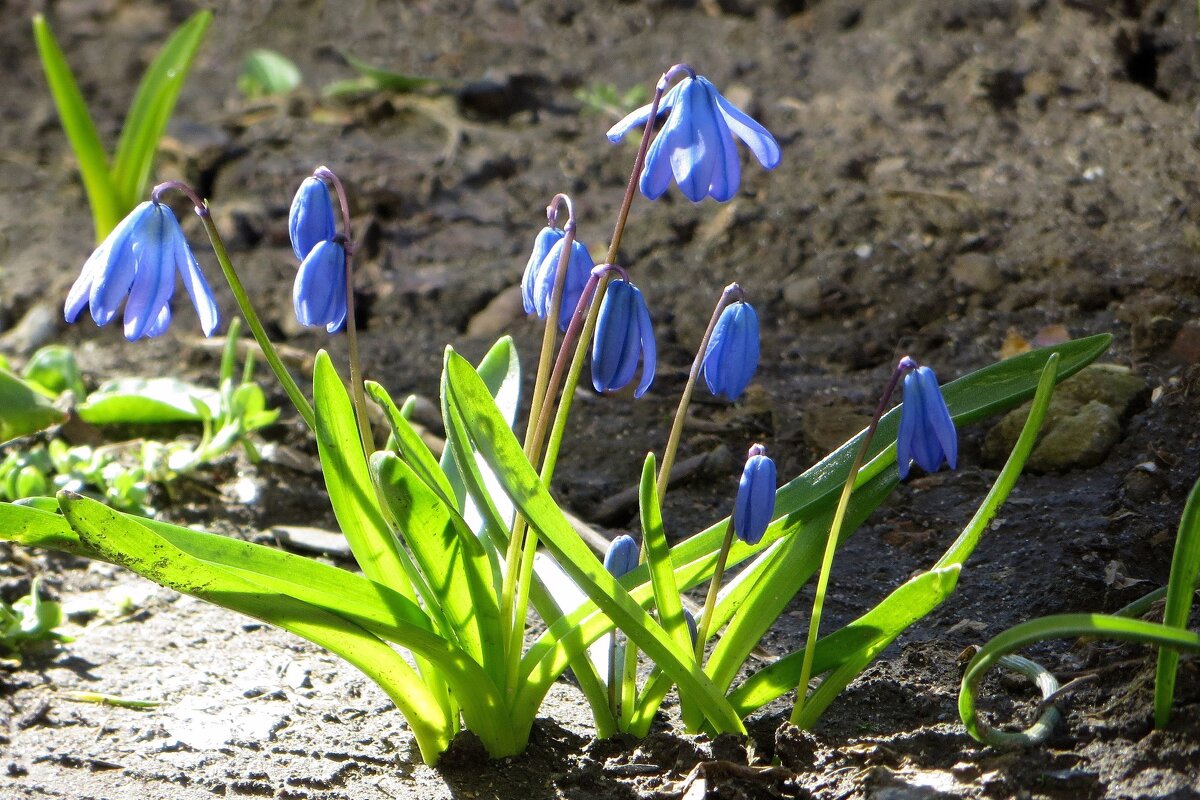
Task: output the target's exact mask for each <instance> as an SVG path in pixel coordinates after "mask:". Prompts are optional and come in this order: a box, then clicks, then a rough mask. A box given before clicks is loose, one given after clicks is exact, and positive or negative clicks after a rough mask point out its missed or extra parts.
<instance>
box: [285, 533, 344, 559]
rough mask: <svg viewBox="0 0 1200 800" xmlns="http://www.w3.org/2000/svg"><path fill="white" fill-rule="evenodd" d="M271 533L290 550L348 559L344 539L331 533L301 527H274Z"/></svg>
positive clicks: (337, 534) (338, 534)
mask: <svg viewBox="0 0 1200 800" xmlns="http://www.w3.org/2000/svg"><path fill="white" fill-rule="evenodd" d="M271 533H272V534H273V535H274V536H275V538H277V539H278V540H279V542H280V544H282V545H284V546H285V547H287V548H289V549H292V550H300V551H303V552H308V553H320V554H323V555H331V556H340V557H343V558H350V557H351V552H350V545H349V544H347V543H346V537H345V536H342V535H341V534H340V533H334V532H333V531H326V530H321V529H320V528H308V527H305V526H302V525H276V526H275V527H273V528H271Z"/></svg>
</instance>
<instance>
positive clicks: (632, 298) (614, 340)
mask: <svg viewBox="0 0 1200 800" xmlns="http://www.w3.org/2000/svg"><path fill="white" fill-rule="evenodd" d="M639 356H640V357H641V360H642V380H641V382H640V383H638V387H637V389H636V390H635V391H634V393H633V394H634V397H641V396H642V395H643V394H645V393H646V390H647V389H649V388H650V384H651V383H653V382H654V370H655V367H656V366H657V363H658V351H657V349H656V347H655V344H654V327H653V326H652V325H651V323H650V312H649V311H647V310H646V301H645V299H644V298H643V297H642V293H641V291H640V290H639V289H638V288H637V287H636V286H634V285H633V284H632V283H629V282H628V281H623V280H621V279H619V278H618V279H616V280H614V281H612V282H611V283H610V284H609V285H608V291H607V292H606V293H605V295H604V301H603V302H602V303H601V304H600V319H599V321H598V322H597V323H596V336H595V339H594V340H593V342H592V385H593V386H595V387H596V391H597V392H608V391H614V390H616V389H621V388H623V387H625V386H626V385H627V384H628V383H629V382H630V381H631V380H633V374H634V372H636V371H637V364H638V358H639Z"/></svg>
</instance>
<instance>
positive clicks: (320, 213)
mask: <svg viewBox="0 0 1200 800" xmlns="http://www.w3.org/2000/svg"><path fill="white" fill-rule="evenodd" d="M336 235H337V223H336V222H335V221H334V216H333V200H332V199H330V197H329V187H328V186H326V185H325V181H323V180H321V179H320V178H312V177H309V178H305V179H304V182H303V183H301V184H300V188H299V189H297V190H296V196H295V197H294V198H293V199H292V210H291V212H290V213H289V214H288V236H289V237H290V238H291V240H292V252H294V253H295V254H296V259H297V260H299V261H303V260H304V259H305V257H306V256H307V255H308V254H309V253H311V252H312V249H313V248H314V247H316V246H317V245H318V244H320V243H321V242H327V241H332V240H333V238H334V236H336Z"/></svg>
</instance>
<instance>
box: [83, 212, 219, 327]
mask: <svg viewBox="0 0 1200 800" xmlns="http://www.w3.org/2000/svg"><path fill="white" fill-rule="evenodd" d="M176 272H178V273H179V275H180V277H182V278H183V285H184V287H185V288H186V289H187V291H188V294H189V295H191V298H192V305H194V306H195V307H196V314H197V315H198V316H199V317H200V328H201V329H202V330H203V331H204V335H205V336H209V335H211V334H212V332H213V331H214V330H216V328H217V326H218V325H219V324H220V314H219V312H218V311H217V301H216V300H215V299H214V298H213V294H212V289H210V288H209V286H208V282H207V281H206V280H204V273H202V272H201V271H200V264H199V263H197V261H196V256H195V255H194V254H193V253H192V248H191V247H190V246H189V245H188V243H187V239H186V238H185V237H184V235H183V229H182V228H180V227H179V220H177V219H176V218H175V213H174V212H173V211H171V209H170V208H168V207H167V206H165V205H162V204H160V203H155V202H151V201H146V202H145V203H142V204H141V205H139V206H138V207H137V208H135V209H134V210H133V211H131V212H129V216H127V217H125V219H123V220H121V222H120V223H119V224H118V225H117V227H116V228H114V229H113V231H112V233H110V234H109V235H108V237H107V238H106V239H105V240H104V241H103V242H101V243H100V246H99V247H97V248H96V251H95V252H94V253H92V255H91V257H90V258H88V260H87V262H86V263H85V264H84V265H83V271H82V272H81V273H80V275H79V277H78V278H77V279H76V280H75V285H74V286H72V287H71V291H70V293H69V294H68V295H67V302H66V304H65V306H64V307H63V315H64V316H65V317H66V319H67V322H74V321H75V320H76V318H78V316H79V313H80V312H81V311H83V309H84V307H85V306H87V307H88V308H89V309H90V311H91V314H92V319H93V320H95V321H96V324H97V325H107V324H108V323H109V322H111V321H112V319H113V317H115V316H116V315H117V309H118V308H119V307H120V306H121V302H122V301H125V320H124V322H125V338H127V339H129V340H130V341H133V340H135V339H140V338H142V337H143V336H158V335H160V334H162V333H163V332H164V331H166V329H167V326H168V325H170V324H171V306H170V303H171V296H172V295H173V294H174V292H175V273H176ZM127 297H128V299H127V300H126V298H127Z"/></svg>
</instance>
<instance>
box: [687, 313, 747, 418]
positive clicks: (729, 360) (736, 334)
mask: <svg viewBox="0 0 1200 800" xmlns="http://www.w3.org/2000/svg"><path fill="white" fill-rule="evenodd" d="M756 369H758V314H757V313H755V311H754V307H753V306H751V305H750V304H749V303H746V302H738V303H731V304H729V305H727V306H725V310H724V311H722V312H721V316H720V317H718V318H717V324H716V326H715V327H714V328H713V333H712V337H711V338H710V339H709V340H708V347H707V348H706V349H705V350H704V361H703V364H702V366H701V370H702V371H703V372H704V382H705V383H707V384H708V390H709V391H710V392H712V393H713V394H714V395H718V396H719V395H724V396H725V397H727V398H728V399H729V400H737V399H738V398H739V397H741V396H742V392H744V391H745V390H746V386H747V385H748V384H749V383H750V379H751V378H753V377H754V371H755V370H756Z"/></svg>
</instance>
